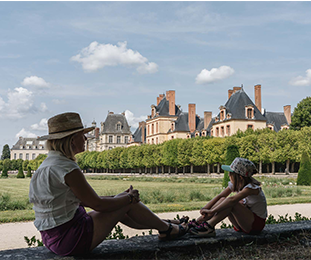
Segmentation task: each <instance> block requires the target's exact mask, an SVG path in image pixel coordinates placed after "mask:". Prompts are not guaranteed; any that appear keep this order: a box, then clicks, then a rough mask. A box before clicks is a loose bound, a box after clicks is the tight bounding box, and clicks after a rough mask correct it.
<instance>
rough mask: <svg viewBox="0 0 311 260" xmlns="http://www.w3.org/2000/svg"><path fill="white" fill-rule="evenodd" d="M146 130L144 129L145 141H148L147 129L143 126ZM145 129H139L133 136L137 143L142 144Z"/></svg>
mask: <svg viewBox="0 0 311 260" xmlns="http://www.w3.org/2000/svg"><path fill="white" fill-rule="evenodd" d="M143 127H144V128H145V129H144V133H145V140H146V127H145V126H143ZM143 127H138V128H137V129H136V131H135V133H134V134H133V135H132V137H133V140H134V142H135V143H142V138H141V132H142V130H143V129H142V128H143Z"/></svg>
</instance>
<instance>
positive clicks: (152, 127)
mask: <svg viewBox="0 0 311 260" xmlns="http://www.w3.org/2000/svg"><path fill="white" fill-rule="evenodd" d="M151 134H154V124H152V125H151Z"/></svg>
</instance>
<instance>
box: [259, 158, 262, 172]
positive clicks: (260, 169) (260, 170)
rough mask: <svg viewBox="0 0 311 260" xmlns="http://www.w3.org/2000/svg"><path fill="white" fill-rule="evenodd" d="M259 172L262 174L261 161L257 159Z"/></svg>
mask: <svg viewBox="0 0 311 260" xmlns="http://www.w3.org/2000/svg"><path fill="white" fill-rule="evenodd" d="M259 174H262V161H261V160H260V161H259Z"/></svg>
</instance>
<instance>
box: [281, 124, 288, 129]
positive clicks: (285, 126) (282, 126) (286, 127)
mask: <svg viewBox="0 0 311 260" xmlns="http://www.w3.org/2000/svg"><path fill="white" fill-rule="evenodd" d="M284 129H285V130H288V129H289V126H288V125H286V124H284V125H281V130H284Z"/></svg>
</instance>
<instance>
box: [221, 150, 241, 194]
mask: <svg viewBox="0 0 311 260" xmlns="http://www.w3.org/2000/svg"><path fill="white" fill-rule="evenodd" d="M236 157H240V153H239V147H238V146H237V145H234V144H233V145H229V146H228V147H227V151H226V161H225V164H226V165H230V164H231V163H232V162H233V160H234V159H235V158H236ZM229 181H230V178H229V173H228V172H227V171H225V174H224V178H223V182H222V186H223V187H224V188H227V186H228V182H229Z"/></svg>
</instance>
